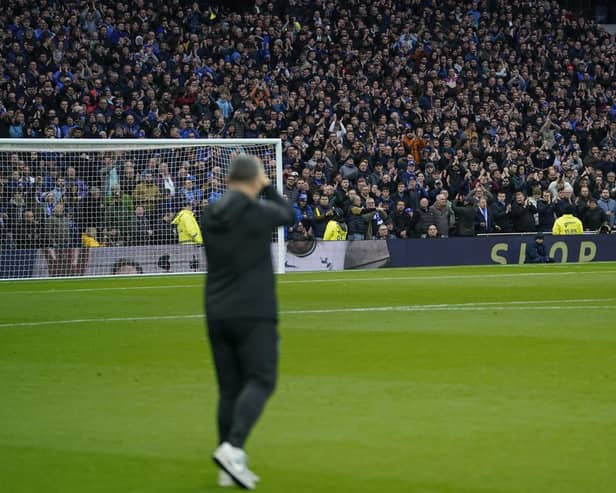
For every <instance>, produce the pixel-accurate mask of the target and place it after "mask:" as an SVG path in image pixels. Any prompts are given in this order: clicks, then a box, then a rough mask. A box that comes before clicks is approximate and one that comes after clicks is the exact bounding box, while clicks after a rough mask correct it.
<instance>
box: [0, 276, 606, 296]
mask: <svg viewBox="0 0 616 493" xmlns="http://www.w3.org/2000/svg"><path fill="white" fill-rule="evenodd" d="M347 272H348V271H347ZM355 272H359V271H355ZM614 273H616V270H604V271H596V272H595V271H583V272H577V271H566V272H558V271H555V272H520V273H518V274H512V273H509V274H468V275H463V274H458V275H445V276H439V275H435V276H425V275H424V276H389V277H352V276H349V277H332V278H323V279H287V280H280V281H278V284H318V283H336V282H351V283H352V282H371V281H375V282H379V281H435V280H449V279H502V278H509V277H536V276H582V275H586V276H588V275H604V274H614ZM295 274H299V273H293V274H292V275H295ZM41 280H43V279H41ZM33 281H34V279H33ZM0 286H1V285H0ZM202 287H203V284H167V285H162V286H112V287H101V288H75V289H53V288H52V289H40V290H14V291H5V292H2V293H1V294H2V296H5V295H9V294H44V295H45V296H47V295H49V294H58V293H87V292H98V291H140V290H142V289H143V290H148V289H180V288H202Z"/></svg>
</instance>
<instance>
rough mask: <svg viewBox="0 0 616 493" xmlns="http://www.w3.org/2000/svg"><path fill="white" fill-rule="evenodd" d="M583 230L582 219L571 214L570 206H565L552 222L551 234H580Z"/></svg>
mask: <svg viewBox="0 0 616 493" xmlns="http://www.w3.org/2000/svg"><path fill="white" fill-rule="evenodd" d="M583 232H584V226H582V221H580V220H579V219H578V218H577V217H575V216H574V215H573V210H572V207H571V206H567V207H565V209H564V211H563V215H562V216H560V217H559V218H558V219H557V220H556V221H555V222H554V226H553V227H552V234H553V235H581V234H582V233H583Z"/></svg>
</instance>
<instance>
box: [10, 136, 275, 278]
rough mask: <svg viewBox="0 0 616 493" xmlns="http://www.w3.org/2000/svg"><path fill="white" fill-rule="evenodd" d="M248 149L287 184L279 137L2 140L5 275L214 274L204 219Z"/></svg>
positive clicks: (268, 169) (270, 171)
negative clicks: (203, 230)
mask: <svg viewBox="0 0 616 493" xmlns="http://www.w3.org/2000/svg"><path fill="white" fill-rule="evenodd" d="M240 153H246V154H249V155H254V156H257V157H259V158H260V159H261V160H262V161H263V164H264V167H265V169H266V172H267V173H268V175H269V177H270V179H271V180H272V183H274V184H276V185H277V186H278V187H280V186H281V183H282V181H281V172H282V167H281V162H280V159H281V148H280V141H279V140H278V139H260V140H247V139H242V140H216V141H208V140H39V139H24V140H21V139H6V140H0V179H1V180H2V183H1V185H2V186H1V188H0V190H1V191H2V195H1V198H0V278H4V279H9V278H32V277H72V276H100V275H128V274H165V273H189V272H202V271H205V270H206V269H207V265H206V259H205V258H204V254H203V248H202V245H203V239H202V236H201V231H200V229H199V218H200V215H201V213H202V211H203V209H204V207H206V206H207V205H208V204H212V203H214V202H216V201H217V200H218V199H220V197H221V196H222V194H223V193H224V192H225V187H226V176H227V172H228V169H229V163H230V161H231V158H232V157H233V156H235V155H237V154H240ZM282 233H283V232H282V230H279V231H274V232H273V236H272V255H273V262H274V266H275V268H276V270H277V271H278V272H281V271H283V270H284V235H283V234H282ZM279 239H280V241H279Z"/></svg>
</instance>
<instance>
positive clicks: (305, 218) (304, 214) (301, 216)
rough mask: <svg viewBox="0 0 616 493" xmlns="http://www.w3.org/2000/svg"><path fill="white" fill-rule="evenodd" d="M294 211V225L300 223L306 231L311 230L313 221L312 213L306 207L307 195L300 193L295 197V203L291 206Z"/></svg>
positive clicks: (307, 206) (310, 208)
mask: <svg viewBox="0 0 616 493" xmlns="http://www.w3.org/2000/svg"><path fill="white" fill-rule="evenodd" d="M293 210H294V211H295V224H297V223H299V222H302V223H304V227H305V228H306V231H310V230H311V229H312V223H313V220H314V212H313V210H312V207H311V206H310V205H308V194H306V193H300V194H299V195H298V197H297V202H296V203H295V204H294V205H293Z"/></svg>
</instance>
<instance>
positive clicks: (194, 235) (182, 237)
mask: <svg viewBox="0 0 616 493" xmlns="http://www.w3.org/2000/svg"><path fill="white" fill-rule="evenodd" d="M171 224H174V225H175V226H176V227H177V230H178V239H179V241H180V243H181V244H183V245H203V236H201V229H200V228H199V224H198V223H197V220H196V219H195V215H194V214H193V210H192V204H190V203H188V204H186V205H185V206H184V208H183V209H182V210H181V211H180V212H178V214H177V216H175V218H174V219H173V221H171Z"/></svg>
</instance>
